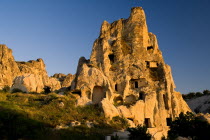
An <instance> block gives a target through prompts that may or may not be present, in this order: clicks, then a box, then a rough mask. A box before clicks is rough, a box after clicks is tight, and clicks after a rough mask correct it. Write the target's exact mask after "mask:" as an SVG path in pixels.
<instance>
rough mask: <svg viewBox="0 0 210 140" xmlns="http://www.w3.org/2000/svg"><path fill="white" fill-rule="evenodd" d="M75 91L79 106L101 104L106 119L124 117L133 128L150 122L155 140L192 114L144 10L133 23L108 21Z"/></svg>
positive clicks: (83, 64) (135, 13)
mask: <svg viewBox="0 0 210 140" xmlns="http://www.w3.org/2000/svg"><path fill="white" fill-rule="evenodd" d="M75 81H76V82H74V83H73V84H72V88H73V89H74V90H75V91H77V93H79V94H81V98H80V99H79V100H78V103H79V105H84V104H86V103H89V102H92V103H93V104H99V105H101V106H102V108H103V110H104V113H105V116H106V117H107V118H110V119H111V118H112V117H114V116H117V115H119V116H123V117H124V118H126V119H127V120H128V122H129V123H130V125H131V126H136V125H139V124H145V125H147V127H149V131H150V133H152V134H154V137H155V138H156V139H160V138H161V137H162V136H163V135H166V133H167V130H168V129H169V127H168V125H169V121H170V120H173V119H174V118H175V117H177V116H178V115H179V113H181V112H186V111H190V109H189V107H188V106H187V104H186V103H185V101H184V100H183V99H182V96H181V94H180V93H178V92H176V91H175V90H174V89H175V84H174V81H173V77H172V73H171V68H170V66H169V65H167V64H165V62H164V59H163V56H162V52H161V51H160V50H159V47H158V42H157V38H156V36H155V35H154V34H152V33H149V32H148V28H147V24H146V16H145V13H144V10H143V9H142V8H141V7H136V8H132V10H131V14H130V17H129V18H128V19H120V20H118V21H115V22H113V23H111V24H110V23H108V22H107V21H104V22H103V24H102V26H101V31H100V36H99V37H98V39H96V40H95V42H94V44H93V49H92V53H91V57H90V60H85V59H84V58H83V61H80V66H79V67H78V69H77V75H76V79H75Z"/></svg>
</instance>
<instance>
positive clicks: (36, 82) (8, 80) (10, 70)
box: [0, 45, 61, 92]
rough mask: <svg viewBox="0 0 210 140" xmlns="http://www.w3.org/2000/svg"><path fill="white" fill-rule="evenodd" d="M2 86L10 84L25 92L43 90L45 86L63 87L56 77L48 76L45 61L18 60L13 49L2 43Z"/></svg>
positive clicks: (0, 48) (0, 52)
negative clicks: (13, 53)
mask: <svg viewBox="0 0 210 140" xmlns="http://www.w3.org/2000/svg"><path fill="white" fill-rule="evenodd" d="M0 71H1V74H0V88H1V89H2V88H4V87H5V86H10V87H11V88H12V89H14V88H18V89H21V90H22V91H24V92H42V91H43V88H44V87H45V86H49V87H51V89H52V90H58V89H60V88H61V85H60V82H59V81H58V80H57V79H56V78H51V77H48V75H47V72H46V68H45V64H44V61H43V60H42V59H37V60H36V61H34V60H30V61H28V62H16V61H15V59H14V57H13V55H12V50H11V49H9V48H8V47H7V46H6V45H0Z"/></svg>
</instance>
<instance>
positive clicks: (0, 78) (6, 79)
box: [0, 45, 20, 89]
mask: <svg viewBox="0 0 210 140" xmlns="http://www.w3.org/2000/svg"><path fill="white" fill-rule="evenodd" d="M19 74H20V70H19V68H18V65H17V63H16V62H15V59H14V57H13V55H12V50H11V49H8V48H7V46H6V45H0V89H2V88H4V87H5V86H12V82H13V79H14V78H15V77H16V76H17V75H19Z"/></svg>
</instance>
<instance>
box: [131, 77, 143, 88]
mask: <svg viewBox="0 0 210 140" xmlns="http://www.w3.org/2000/svg"><path fill="white" fill-rule="evenodd" d="M140 84H141V80H140V79H131V80H130V87H131V88H132V89H134V88H139V87H140Z"/></svg>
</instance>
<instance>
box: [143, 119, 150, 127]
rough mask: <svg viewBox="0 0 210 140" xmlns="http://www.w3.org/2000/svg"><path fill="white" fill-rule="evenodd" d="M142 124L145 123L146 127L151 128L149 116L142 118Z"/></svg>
mask: <svg viewBox="0 0 210 140" xmlns="http://www.w3.org/2000/svg"><path fill="white" fill-rule="evenodd" d="M144 125H145V126H146V127H147V128H151V122H150V118H145V119H144Z"/></svg>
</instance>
